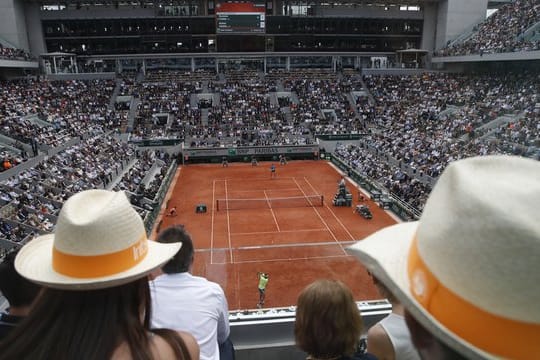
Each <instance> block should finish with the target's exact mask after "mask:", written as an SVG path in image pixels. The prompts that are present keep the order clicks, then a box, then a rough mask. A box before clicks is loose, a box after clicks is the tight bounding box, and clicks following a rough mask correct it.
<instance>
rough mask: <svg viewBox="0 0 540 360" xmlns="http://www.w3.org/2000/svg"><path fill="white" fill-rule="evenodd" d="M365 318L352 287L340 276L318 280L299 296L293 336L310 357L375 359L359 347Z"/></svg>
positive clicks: (337, 359) (339, 359)
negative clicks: (336, 278) (354, 296)
mask: <svg viewBox="0 0 540 360" xmlns="http://www.w3.org/2000/svg"><path fill="white" fill-rule="evenodd" d="M361 333H362V318H361V317H360V312H359V310H358V306H357V305H356V302H355V301H354V299H353V296H352V293H351V290H350V289H349V288H348V287H347V286H346V285H345V284H343V283H342V282H340V281H337V280H317V281H315V282H314V283H312V284H310V285H308V286H307V287H306V288H304V290H302V292H301V293H300V296H299V298H298V304H297V308H296V322H295V325H294V336H295V338H296V345H297V346H298V347H299V348H300V349H302V350H303V351H305V352H306V353H307V354H308V357H307V359H308V360H373V359H376V358H375V357H373V356H372V355H370V354H364V353H362V352H361V351H360V350H359V344H360V335H361Z"/></svg>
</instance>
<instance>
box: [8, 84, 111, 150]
mask: <svg viewBox="0 0 540 360" xmlns="http://www.w3.org/2000/svg"><path fill="white" fill-rule="evenodd" d="M113 89H114V81H105V80H95V81H75V80H73V81H52V82H50V81H35V80H31V79H27V80H21V81H9V82H2V83H0V127H1V128H2V134H3V135H6V136H9V137H11V138H13V139H17V140H19V141H21V142H23V143H26V144H30V143H31V142H32V141H35V142H36V143H37V145H38V146H39V145H44V146H47V147H56V146H59V145H61V144H63V143H65V142H66V141H68V140H69V139H71V138H74V137H78V136H80V135H81V134H84V133H86V132H89V131H96V132H101V131H102V130H103V129H104V128H114V127H115V126H117V122H116V121H114V118H113V117H112V116H111V115H112V114H111V111H109V110H108V105H109V101H110V97H111V94H112V90H113ZM32 115H34V116H32ZM36 118H38V119H36Z"/></svg>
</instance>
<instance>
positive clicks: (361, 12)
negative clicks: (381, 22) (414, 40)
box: [315, 5, 424, 20]
mask: <svg viewBox="0 0 540 360" xmlns="http://www.w3.org/2000/svg"><path fill="white" fill-rule="evenodd" d="M315 15H316V16H339V17H344V16H345V17H360V18H377V19H381V18H382V19H415V20H422V19H423V17H424V14H423V12H422V11H401V10H399V6H397V7H396V6H389V7H388V10H384V7H381V6H364V5H359V6H338V5H336V6H334V7H328V6H321V7H317V8H316V9H315Z"/></svg>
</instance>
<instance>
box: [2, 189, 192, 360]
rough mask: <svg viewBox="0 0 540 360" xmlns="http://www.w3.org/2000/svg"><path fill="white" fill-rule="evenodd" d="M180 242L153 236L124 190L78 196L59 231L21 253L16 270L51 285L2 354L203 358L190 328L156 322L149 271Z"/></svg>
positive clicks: (35, 357)
mask: <svg viewBox="0 0 540 360" xmlns="http://www.w3.org/2000/svg"><path fill="white" fill-rule="evenodd" d="M180 246H181V245H180V244H179V243H172V244H160V243H157V242H154V241H148V239H147V238H146V232H145V228H144V224H143V222H142V219H141V218H140V217H139V215H138V214H137V213H136V211H135V210H134V209H133V208H132V207H131V205H130V203H129V200H128V199H127V198H126V196H125V195H124V194H123V193H116V192H110V191H105V190H89V191H84V192H82V193H79V194H76V195H74V196H72V197H71V198H70V199H68V200H67V201H66V203H65V204H64V206H63V207H62V211H61V213H60V215H59V218H58V221H57V225H56V230H55V233H54V234H50V235H43V236H39V237H38V238H36V239H34V240H32V241H30V242H29V243H28V244H26V245H25V246H24V247H23V248H22V249H21V250H20V252H19V254H18V255H17V258H16V259H15V268H16V270H17V271H18V272H19V273H20V274H21V275H22V276H24V277H25V278H27V279H29V280H30V281H33V282H36V283H38V284H41V285H43V286H44V290H43V292H42V294H40V295H39V297H38V299H37V301H36V302H35V304H34V306H33V308H32V310H31V312H30V314H29V315H28V317H27V318H26V319H25V320H24V321H23V322H22V323H20V325H19V326H18V327H17V328H16V329H15V330H13V331H12V332H11V333H10V335H9V336H8V337H7V338H6V339H5V340H4V341H2V342H0V358H1V359H13V360H15V359H17V360H19V359H28V360H30V359H32V360H40V359H55V360H58V359H60V360H61V359H66V360H68V359H69V360H71V359H77V360H86V359H88V360H90V359H135V360H153V359H174V360H176V359H182V360H183V359H186V360H198V359H199V347H198V345H197V343H196V341H195V339H194V338H193V337H192V336H191V335H190V334H188V333H185V332H176V331H173V330H168V329H161V330H153V329H150V316H151V301H150V289H149V285H148V274H149V273H150V272H152V271H153V270H155V269H157V268H159V267H160V266H161V265H162V264H163V263H165V262H167V261H168V260H169V259H170V258H171V257H172V256H174V254H175V253H176V252H178V250H179V249H180Z"/></svg>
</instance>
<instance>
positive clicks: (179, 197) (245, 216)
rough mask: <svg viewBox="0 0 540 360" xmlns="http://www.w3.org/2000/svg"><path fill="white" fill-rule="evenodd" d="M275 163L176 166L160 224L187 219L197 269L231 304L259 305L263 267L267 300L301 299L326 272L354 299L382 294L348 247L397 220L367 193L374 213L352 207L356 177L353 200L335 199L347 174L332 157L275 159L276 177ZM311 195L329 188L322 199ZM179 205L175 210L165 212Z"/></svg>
mask: <svg viewBox="0 0 540 360" xmlns="http://www.w3.org/2000/svg"><path fill="white" fill-rule="evenodd" d="M270 166H271V163H270V162H259V164H258V165H257V166H252V165H251V164H250V163H229V166H228V167H222V166H221V164H194V165H191V164H190V165H187V166H180V167H179V168H178V170H177V174H176V176H175V180H174V181H173V183H172V185H171V189H169V193H168V195H167V199H166V201H167V206H166V207H165V206H164V207H163V208H162V211H161V218H159V219H158V221H157V223H159V224H160V225H159V229H160V230H163V229H165V228H166V227H168V226H170V225H175V224H176V225H179V224H181V225H184V226H185V227H186V229H187V230H188V232H189V233H190V234H191V236H192V238H193V242H194V246H195V249H196V252H195V262H194V266H193V271H192V272H193V274H194V275H199V276H204V277H206V278H208V279H209V280H211V281H215V282H217V283H219V284H220V285H221V286H222V287H223V289H224V290H225V294H226V296H227V299H228V302H229V309H230V310H238V309H253V308H255V307H256V305H257V302H258V299H259V293H258V290H257V284H258V277H257V273H258V272H260V271H261V272H266V273H268V274H269V275H270V280H269V282H268V286H267V290H266V302H265V305H264V307H282V306H290V305H295V304H296V300H297V297H298V294H299V292H300V291H301V290H302V288H304V287H305V286H306V285H308V284H309V283H311V282H313V281H315V280H316V279H322V278H330V279H339V280H341V281H343V282H344V283H346V284H347V285H348V286H349V287H350V288H351V289H352V291H353V293H354V296H355V299H356V300H359V301H360V300H373V299H380V298H381V297H380V295H379V294H378V293H377V291H376V289H375V288H374V286H373V284H372V281H371V279H370V277H369V275H368V274H367V272H366V270H365V268H364V267H363V266H362V265H361V264H360V263H358V262H357V261H356V260H355V259H354V258H353V257H351V256H349V255H347V253H346V252H345V250H344V249H345V248H346V247H347V246H349V245H351V244H352V243H354V242H355V241H356V240H358V239H362V238H364V237H365V236H367V235H369V234H371V233H373V232H374V231H376V230H378V229H380V228H382V227H385V226H388V225H391V224H394V223H395V222H396V221H395V220H394V219H393V218H392V217H391V216H389V215H388V214H387V213H386V212H385V211H384V210H382V209H380V208H379V207H378V206H377V205H376V204H375V203H373V202H371V201H369V200H367V201H365V202H363V203H364V204H367V205H368V206H369V207H370V209H371V210H372V213H373V219H371V220H367V219H364V218H362V217H361V216H360V215H359V214H357V213H354V212H353V209H354V207H355V205H356V204H358V201H359V199H358V188H357V187H356V185H355V184H353V183H352V182H347V189H348V190H349V191H350V192H351V193H352V195H353V206H352V207H335V206H332V199H333V198H334V195H335V194H336V192H337V190H338V182H339V180H340V179H341V175H340V173H339V172H338V171H337V170H336V169H335V168H334V167H333V166H332V165H331V164H330V163H329V162H326V161H291V162H289V163H288V164H286V165H279V163H278V162H276V163H275V167H276V174H275V175H276V176H275V177H274V178H272V177H271V171H270ZM312 195H323V197H324V201H323V203H322V206H321V204H320V202H319V203H317V202H313V201H314V200H312V198H311V196H312ZM291 198H292V200H291ZM305 198H307V200H306V199H305ZM253 199H257V200H253ZM274 199H279V200H274ZM282 199H287V200H282ZM218 200H219V209H218V206H217V203H218ZM243 200H245V201H243ZM199 204H204V205H206V209H207V211H206V212H205V213H196V212H195V209H196V207H197V205H199ZM227 205H228V206H229V207H231V208H234V209H231V210H228V209H227ZM309 205H317V206H309ZM173 206H175V207H176V209H177V214H176V216H166V214H167V208H168V209H170V208H172V207H173ZM154 236H155V235H154Z"/></svg>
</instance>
